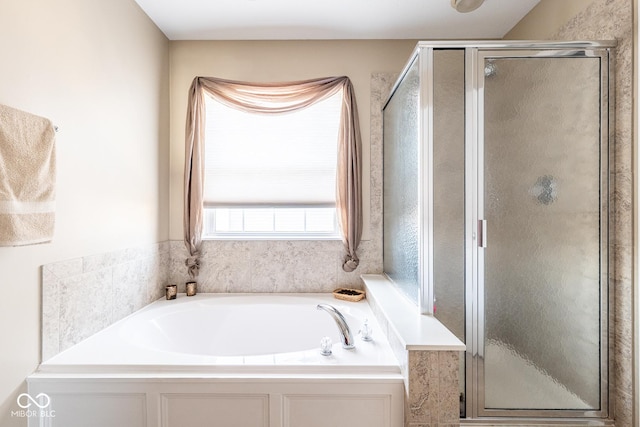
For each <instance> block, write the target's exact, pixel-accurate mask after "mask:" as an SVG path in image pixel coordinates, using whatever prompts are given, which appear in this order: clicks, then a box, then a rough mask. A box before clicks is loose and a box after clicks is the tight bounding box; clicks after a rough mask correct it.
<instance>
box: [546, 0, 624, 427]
mask: <svg viewBox="0 0 640 427" xmlns="http://www.w3.org/2000/svg"><path fill="white" fill-rule="evenodd" d="M632 19H633V13H632V2H631V1H628V0H594V1H593V2H592V4H591V5H589V6H588V7H587V8H586V9H585V10H584V11H583V12H581V13H579V14H578V15H576V16H575V17H574V18H573V19H571V20H570V21H569V22H568V23H567V24H566V25H564V26H563V27H562V28H561V29H560V30H559V31H558V32H557V33H556V34H551V35H549V37H548V38H549V39H558V40H612V39H615V40H617V42H618V46H617V48H616V50H615V86H616V90H615V121H616V122H615V141H614V143H613V150H612V151H613V152H612V155H611V157H612V160H613V162H612V163H613V165H612V169H613V170H612V172H613V173H612V175H611V184H612V186H613V191H612V204H613V206H612V212H611V222H610V223H611V225H612V233H611V241H610V248H609V251H610V254H611V256H610V259H611V263H612V265H611V266H610V269H611V275H610V290H611V292H613V296H614V300H615V305H614V313H613V314H614V316H613V317H614V325H613V328H612V329H613V334H612V335H613V341H614V343H613V344H614V351H613V355H612V356H611V360H610V364H611V370H610V371H611V375H612V376H613V378H612V383H613V384H614V390H613V396H612V397H613V405H612V408H610V409H611V410H612V411H611V412H612V414H613V416H614V417H615V425H616V427H631V426H632V425H633V422H632V413H633V411H632V409H633V405H632V403H633V402H632V395H633V385H632V378H633V358H632V345H633V344H632V343H633V326H632V324H633V323H632V321H633V317H632V311H633V299H632V298H633V279H632V277H633V274H632V272H633V270H632V266H633V258H632V256H633V250H632V248H633V233H632V226H633V225H632V224H633V206H632V200H633V198H632V192H633V185H632V176H633V173H632V171H633V166H632V165H633V163H632V159H633V156H632V147H633V138H632V135H633V133H632V129H633V128H632V123H633V116H632V114H633V113H632V111H633V108H632V106H633V100H632V94H633V84H632V82H633V56H632V50H633V49H632V43H633V24H632Z"/></svg>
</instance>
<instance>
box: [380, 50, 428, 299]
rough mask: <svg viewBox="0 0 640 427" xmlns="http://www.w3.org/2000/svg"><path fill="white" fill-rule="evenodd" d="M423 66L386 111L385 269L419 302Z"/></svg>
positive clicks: (405, 80)
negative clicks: (420, 146)
mask: <svg viewBox="0 0 640 427" xmlns="http://www.w3.org/2000/svg"><path fill="white" fill-rule="evenodd" d="M419 68H420V67H419V62H418V61H417V60H416V61H414V63H413V65H411V67H410V68H409V70H408V71H407V73H406V74H405V76H404V78H403V79H402V82H401V83H400V85H399V86H398V87H397V89H396V91H395V93H394V94H393V96H392V97H391V99H390V100H389V102H388V103H387V105H386V106H385V109H384V112H383V120H384V135H383V137H384V190H383V191H384V195H383V199H384V244H383V252H384V253H383V257H384V271H385V273H386V274H387V276H389V278H390V279H391V280H393V282H394V283H395V284H396V285H397V286H398V287H399V288H400V290H401V291H402V292H403V293H405V294H406V295H407V296H408V297H409V298H410V299H411V300H412V301H413V302H415V303H416V304H418V297H419V289H420V284H421V280H420V272H421V268H420V247H419V243H420V227H419V221H420V210H419V201H420V197H419V193H418V191H419V187H418V184H419V172H420V170H419V154H420V149H419V145H420V75H419V71H420V70H419Z"/></svg>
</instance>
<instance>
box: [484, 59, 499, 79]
mask: <svg viewBox="0 0 640 427" xmlns="http://www.w3.org/2000/svg"><path fill="white" fill-rule="evenodd" d="M497 72H498V66H497V65H496V63H495V62H493V61H487V62H485V63H484V76H485V77H493V76H495V74H496V73H497Z"/></svg>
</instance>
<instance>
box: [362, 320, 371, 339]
mask: <svg viewBox="0 0 640 427" xmlns="http://www.w3.org/2000/svg"><path fill="white" fill-rule="evenodd" d="M371 332H372V330H371V326H369V319H364V324H363V325H362V329H361V330H360V338H362V341H373V338H372V337H371Z"/></svg>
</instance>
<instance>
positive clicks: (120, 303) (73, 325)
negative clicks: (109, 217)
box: [42, 242, 169, 361]
mask: <svg viewBox="0 0 640 427" xmlns="http://www.w3.org/2000/svg"><path fill="white" fill-rule="evenodd" d="M168 264H169V244H168V242H164V243H158V244H153V245H149V246H145V247H138V248H128V249H124V250H121V251H117V252H109V253H103V254H97V255H89V256H85V257H82V258H74V259H70V260H65V261H60V262H55V263H52V264H47V265H44V266H42V360H43V361H46V360H47V359H49V358H51V357H52V356H55V355H56V354H58V353H59V352H61V351H63V350H65V349H67V348H69V347H71V346H73V345H74V344H77V343H79V342H80V341H82V340H84V339H85V338H87V337H89V336H90V335H93V334H94V333H96V332H99V331H101V330H102V329H104V328H106V327H107V326H109V325H111V324H112V323H115V322H116V321H118V320H120V319H122V318H124V317H126V316H127V315H129V314H131V313H133V312H134V311H137V310H139V309H141V308H142V307H144V306H146V305H147V304H149V303H151V302H152V301H154V300H156V299H158V298H160V297H161V296H162V295H163V294H164V286H165V284H166V283H167V281H168V280H167V276H168V275H167V272H168V269H167V266H168Z"/></svg>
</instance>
